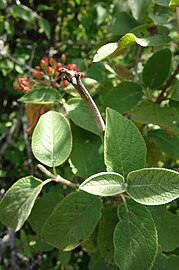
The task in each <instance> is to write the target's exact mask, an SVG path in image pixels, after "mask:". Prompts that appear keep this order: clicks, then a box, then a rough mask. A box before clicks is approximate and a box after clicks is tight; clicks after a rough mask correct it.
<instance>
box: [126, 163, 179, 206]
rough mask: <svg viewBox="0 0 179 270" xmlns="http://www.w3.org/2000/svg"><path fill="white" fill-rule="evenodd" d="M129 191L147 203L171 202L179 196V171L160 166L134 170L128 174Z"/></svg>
mask: <svg viewBox="0 0 179 270" xmlns="http://www.w3.org/2000/svg"><path fill="white" fill-rule="evenodd" d="M127 193H128V194H129V195H130V196H131V197H132V198H133V199H134V200H135V201H136V202H138V203H141V204H145V205H160V204H165V203H168V202H171V201H173V200H174V199H176V198H178V197H179V173H177V172H175V171H172V170H168V169H159V168H146V169H141V170H137V171H133V172H131V173H129V174H128V176H127Z"/></svg>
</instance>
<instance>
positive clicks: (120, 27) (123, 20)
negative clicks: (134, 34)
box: [110, 11, 139, 36]
mask: <svg viewBox="0 0 179 270" xmlns="http://www.w3.org/2000/svg"><path fill="white" fill-rule="evenodd" d="M137 25H139V23H138V22H137V21H136V20H135V19H134V18H133V17H132V16H131V15H129V13H127V12H124V11H122V12H118V13H116V14H115V16H114V17H113V20H112V24H111V27H110V32H111V33H112V34H115V35H118V36H120V35H125V34H126V33H128V32H130V30H131V29H132V28H134V27H136V26H137Z"/></svg>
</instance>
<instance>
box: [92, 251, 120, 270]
mask: <svg viewBox="0 0 179 270" xmlns="http://www.w3.org/2000/svg"><path fill="white" fill-rule="evenodd" d="M88 268H89V270H119V268H118V267H117V266H114V265H107V264H106V263H105V261H104V259H103V257H101V254H100V252H99V251H97V252H95V253H91V254H90V262H89V264H88Z"/></svg>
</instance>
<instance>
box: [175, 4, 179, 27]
mask: <svg viewBox="0 0 179 270" xmlns="http://www.w3.org/2000/svg"><path fill="white" fill-rule="evenodd" d="M176 19H177V26H178V32H179V7H176Z"/></svg>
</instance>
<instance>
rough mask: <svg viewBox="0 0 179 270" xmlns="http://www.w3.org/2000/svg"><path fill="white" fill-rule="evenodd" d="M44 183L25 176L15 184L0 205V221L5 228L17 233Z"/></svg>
mask: <svg viewBox="0 0 179 270" xmlns="http://www.w3.org/2000/svg"><path fill="white" fill-rule="evenodd" d="M43 185H44V182H42V181H41V180H39V179H37V178H35V177H33V176H27V177H24V178H21V179H19V180H18V181H17V182H15V183H14V184H13V185H12V186H11V187H10V188H9V189H8V191H7V192H6V194H5V195H4V197H3V199H2V200H1V203H0V220H1V221H2V223H4V224H6V226H8V227H11V228H12V229H13V230H14V231H18V230H20V229H21V227H22V226H23V225H24V222H25V221H26V219H27V218H28V216H29V215H30V212H31V210H32V207H33V205H34V203H35V200H36V198H37V196H38V195H39V193H40V191H41V189H42V187H43Z"/></svg>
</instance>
